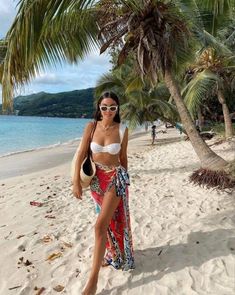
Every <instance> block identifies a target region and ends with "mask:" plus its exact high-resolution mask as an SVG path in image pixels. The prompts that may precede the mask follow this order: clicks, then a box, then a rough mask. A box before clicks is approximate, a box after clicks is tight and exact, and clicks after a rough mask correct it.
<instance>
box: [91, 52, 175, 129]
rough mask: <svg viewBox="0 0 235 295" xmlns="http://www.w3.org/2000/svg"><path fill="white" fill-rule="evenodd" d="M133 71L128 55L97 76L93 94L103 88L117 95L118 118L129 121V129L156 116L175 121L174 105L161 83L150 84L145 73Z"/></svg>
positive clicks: (134, 65) (173, 122) (102, 90)
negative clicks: (121, 63)
mask: <svg viewBox="0 0 235 295" xmlns="http://www.w3.org/2000/svg"><path fill="white" fill-rule="evenodd" d="M136 72H137V65H136V62H135V61H134V60H133V58H129V59H128V60H127V62H126V63H125V64H123V65H122V66H120V67H119V68H116V69H114V70H113V72H112V73H108V74H105V75H103V76H102V77H101V78H100V79H99V80H98V82H97V85H96V88H95V96H96V97H97V98H98V97H99V96H100V95H101V93H102V92H104V91H106V90H113V91H115V92H116V93H117V94H118V95H119V97H120V99H121V114H122V118H123V119H124V120H127V121H128V122H129V127H130V128H131V129H134V128H135V127H136V126H137V125H143V124H144V123H145V122H148V121H150V122H153V121H155V120H156V119H157V118H159V119H162V120H164V121H168V122H171V123H172V124H173V125H175V123H176V122H177V121H179V115H178V112H177V110H176V108H175V106H174V105H173V104H171V103H169V102H168V101H169V97H170V93H169V91H168V89H167V88H166V86H165V85H164V83H158V85H157V86H156V87H154V88H151V87H150V81H149V80H148V79H147V77H146V78H144V79H143V80H142V79H141V78H140V76H139V75H137V74H136Z"/></svg>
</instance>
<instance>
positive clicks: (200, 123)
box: [197, 106, 203, 131]
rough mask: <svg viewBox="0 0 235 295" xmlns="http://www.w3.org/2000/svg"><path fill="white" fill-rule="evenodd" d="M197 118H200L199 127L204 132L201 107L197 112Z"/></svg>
mask: <svg viewBox="0 0 235 295" xmlns="http://www.w3.org/2000/svg"><path fill="white" fill-rule="evenodd" d="M197 117H198V125H199V128H200V130H201V131H202V127H203V117H202V110H201V107H200V106H199V109H198V111H197Z"/></svg>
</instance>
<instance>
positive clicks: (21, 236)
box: [16, 235, 25, 239]
mask: <svg viewBox="0 0 235 295" xmlns="http://www.w3.org/2000/svg"><path fill="white" fill-rule="evenodd" d="M24 236H25V235H19V236H17V237H16V238H17V239H20V238H23V237H24Z"/></svg>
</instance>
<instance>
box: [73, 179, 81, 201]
mask: <svg viewBox="0 0 235 295" xmlns="http://www.w3.org/2000/svg"><path fill="white" fill-rule="evenodd" d="M73 195H74V196H75V197H76V198H77V199H80V200H82V186H81V184H80V183H79V182H76V183H75V184H73Z"/></svg>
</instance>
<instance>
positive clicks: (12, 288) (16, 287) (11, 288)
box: [8, 285, 22, 290]
mask: <svg viewBox="0 0 235 295" xmlns="http://www.w3.org/2000/svg"><path fill="white" fill-rule="evenodd" d="M21 287H22V285H19V286H15V287H10V288H8V290H14V289H18V288H21Z"/></svg>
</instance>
